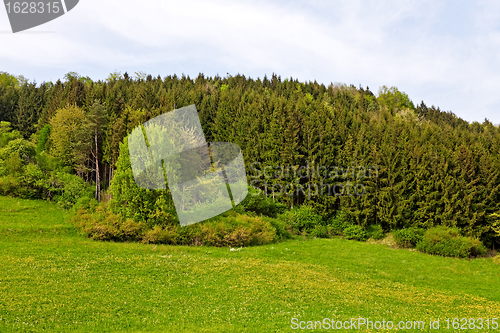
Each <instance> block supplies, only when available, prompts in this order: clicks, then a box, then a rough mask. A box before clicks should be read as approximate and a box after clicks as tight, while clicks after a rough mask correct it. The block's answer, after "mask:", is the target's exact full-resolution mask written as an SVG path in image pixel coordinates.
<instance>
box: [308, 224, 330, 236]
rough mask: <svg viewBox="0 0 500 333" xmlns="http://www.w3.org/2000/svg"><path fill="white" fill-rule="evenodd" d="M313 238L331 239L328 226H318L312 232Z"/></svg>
mask: <svg viewBox="0 0 500 333" xmlns="http://www.w3.org/2000/svg"><path fill="white" fill-rule="evenodd" d="M311 236H314V237H318V238H329V237H330V234H329V232H328V228H327V226H324V225H316V226H315V227H314V229H313V230H312V231H311Z"/></svg>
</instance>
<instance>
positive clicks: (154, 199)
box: [110, 139, 178, 228]
mask: <svg viewBox="0 0 500 333" xmlns="http://www.w3.org/2000/svg"><path fill="white" fill-rule="evenodd" d="M116 166H117V169H116V172H115V176H114V178H113V181H112V183H111V188H110V189H111V201H110V208H111V210H112V211H113V212H114V213H116V214H122V215H123V216H124V217H125V218H131V219H132V220H134V221H136V222H141V223H144V224H145V225H146V226H147V227H148V228H152V227H154V226H155V225H160V226H162V227H165V226H173V225H177V224H178V220H177V215H176V214H175V207H174V204H173V201H172V197H171V196H170V192H169V191H164V190H149V189H143V188H140V187H139V186H137V184H136V183H135V180H134V175H133V173H132V167H131V164H130V157H129V152H128V141H127V139H124V140H123V143H122V144H121V145H120V155H119V158H118V161H117V163H116Z"/></svg>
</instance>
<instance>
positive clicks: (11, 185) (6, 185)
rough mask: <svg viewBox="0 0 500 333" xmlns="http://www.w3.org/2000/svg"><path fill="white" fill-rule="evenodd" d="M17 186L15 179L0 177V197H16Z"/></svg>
mask: <svg viewBox="0 0 500 333" xmlns="http://www.w3.org/2000/svg"><path fill="white" fill-rule="evenodd" d="M18 186H19V181H18V180H17V178H16V177H13V176H5V177H0V195H11V196H15V195H17V188H18Z"/></svg>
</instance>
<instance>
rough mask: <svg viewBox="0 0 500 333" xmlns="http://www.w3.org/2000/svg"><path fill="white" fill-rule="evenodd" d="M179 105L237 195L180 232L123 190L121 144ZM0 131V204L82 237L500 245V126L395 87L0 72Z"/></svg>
mask: <svg viewBox="0 0 500 333" xmlns="http://www.w3.org/2000/svg"><path fill="white" fill-rule="evenodd" d="M191 104H194V105H195V106H196V109H197V110H198V113H199V117H200V120H201V124H202V127H203V130H204V133H205V135H206V140H207V142H218V141H224V142H233V143H236V144H238V145H239V146H240V148H241V150H242V153H243V157H244V160H245V164H246V171H247V178H248V184H249V186H250V194H249V196H248V197H247V199H246V200H245V202H244V203H243V204H242V205H241V207H239V208H238V209H235V212H230V213H227V214H225V215H224V216H222V217H220V218H218V220H217V221H215V222H214V221H209V222H207V223H205V222H203V223H199V224H198V225H194V226H190V227H186V228H180V227H179V226H178V225H177V224H178V223H177V222H176V216H175V209H174V208H173V204H172V201H171V198H169V195H168V191H167V192H160V191H154V190H145V189H140V188H138V187H137V186H136V185H135V184H134V183H133V177H132V173H131V170H130V161H129V159H128V149H127V140H126V137H127V135H128V134H129V133H130V132H131V131H132V130H133V129H134V128H135V127H137V126H138V125H140V124H142V123H144V122H146V121H147V120H149V119H151V118H154V117H156V116H158V115H160V114H163V113H165V112H168V111H171V110H174V109H176V108H177V109H178V108H181V107H184V106H188V105H191ZM0 121H1V125H0V194H1V195H8V196H16V197H24V198H39V199H47V200H53V201H56V202H59V203H60V204H61V205H62V206H63V207H65V208H68V209H73V211H74V212H75V213H74V215H75V217H74V221H75V224H76V225H77V226H79V227H80V229H81V230H82V231H83V232H84V233H86V234H87V235H89V236H90V237H93V238H95V239H101V240H109V239H116V240H139V241H143V242H160V243H161V242H163V243H172V244H175V243H177V244H195V245H196V244H210V245H225V244H226V245H227V244H236V245H238V244H243V245H247V244H261V243H265V242H267V241H272V240H276V239H279V238H280V237H287V235H288V236H289V235H291V234H303V235H313V236H317V237H327V236H331V235H340V234H344V236H346V235H348V234H353V235H354V236H353V237H352V238H356V233H357V232H360V233H363V232H370V230H374V229H377V228H379V229H380V230H381V231H382V232H389V231H397V230H429V229H431V228H435V227H438V228H439V227H442V228H445V227H446V228H449V230H455V231H456V232H457V233H458V234H460V235H461V236H463V237H467V238H468V239H471V240H475V241H477V240H480V241H481V242H482V243H484V245H485V246H487V247H488V248H495V246H498V243H499V242H500V175H499V170H500V159H499V157H500V156H499V152H500V128H499V126H496V125H493V124H492V123H491V122H489V121H488V120H485V121H484V122H483V123H478V122H474V123H469V122H467V121H464V120H462V119H460V118H458V117H456V116H455V115H454V114H453V113H451V112H443V111H441V110H440V109H439V108H437V107H434V106H428V105H426V104H425V102H424V101H422V102H420V103H419V104H416V103H414V102H412V100H411V96H408V95H406V94H405V93H404V92H402V91H400V90H398V89H397V88H395V87H391V88H387V87H385V86H384V87H382V88H380V89H378V90H377V91H376V92H372V91H371V90H370V88H369V87H361V86H360V87H355V86H353V85H342V84H331V85H329V86H325V85H323V84H318V83H317V82H300V81H298V80H296V79H293V78H282V77H280V76H278V75H272V77H264V78H261V79H252V78H248V77H245V76H244V75H237V76H229V75H228V76H227V77H219V76H215V77H205V76H204V75H203V74H200V75H199V76H198V77H196V78H194V79H193V78H190V77H186V76H181V77H178V76H176V75H174V76H166V77H163V78H162V77H160V76H158V77H152V76H151V75H145V74H143V73H136V75H134V76H133V77H131V76H129V75H128V74H127V73H125V74H123V75H121V74H120V73H113V74H111V75H110V76H109V77H108V78H107V79H106V80H104V81H93V80H92V79H91V78H89V77H81V76H80V75H78V74H77V73H68V74H67V75H66V76H65V78H64V79H63V80H62V81H61V80H58V81H57V82H55V83H52V82H48V83H46V82H44V83H41V84H38V83H35V82H27V81H26V80H25V79H23V78H22V77H16V76H13V75H10V74H8V73H1V74H0ZM230 220H231V221H233V222H229V221H230ZM99 221H101V222H99ZM103 221H104V222H103ZM234 221H236V222H234ZM99 223H100V224H99ZM176 223H177V224H176ZM210 223H212V224H210ZM231 223H233V224H231ZM244 226H246V227H244ZM375 226H376V228H375ZM346 227H347V229H348V230H347V231H346V229H345V228H346ZM338 230H340V231H338ZM443 230H444V229H443ZM416 233H417V234H418V232H416ZM138 235H140V237H139V236H138ZM193 235H195V236H193ZM196 235H198V236H199V237H198V236H196ZM200 235H201V236H200ZM197 237H198V238H197ZM358 238H363V237H358ZM231 242H233V243H231Z"/></svg>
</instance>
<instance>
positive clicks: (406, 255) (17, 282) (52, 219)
mask: <svg viewBox="0 0 500 333" xmlns="http://www.w3.org/2000/svg"><path fill="white" fill-rule="evenodd" d="M66 218H67V213H66V212H64V211H63V210H61V209H59V208H58V207H57V206H56V205H54V204H52V203H48V202H43V201H28V200H20V199H14V198H6V197H0V332H18V331H21V332H23V331H24V332H39V331H49V332H70V331H85V332H115V331H130V332H150V331H157V332H276V331H278V332H287V331H297V330H292V328H291V319H292V318H297V319H298V321H305V322H307V321H315V320H318V321H321V320H323V318H331V319H334V320H342V321H350V320H351V318H356V319H357V318H369V319H370V320H372V321H377V320H378V321H382V320H383V319H385V321H388V320H390V321H392V322H393V323H394V325H395V327H394V329H393V331H395V330H396V328H397V325H398V323H399V322H400V321H404V322H405V323H406V322H407V321H411V322H412V323H413V322H414V321H420V320H422V321H424V323H425V328H424V329H421V330H419V331H429V320H430V319H433V320H437V318H440V328H441V329H440V331H443V328H446V321H445V319H446V318H450V319H451V320H450V326H451V325H452V321H453V318H483V324H484V325H483V329H482V330H479V329H476V330H473V329H472V330H471V329H467V331H480V332H492V331H500V329H496V330H495V329H494V327H493V326H494V325H493V322H492V318H497V317H499V318H500V283H499V280H500V279H499V277H500V264H499V263H498V262H497V261H495V259H494V258H482V259H474V260H462V259H460V260H459V259H452V258H443V257H435V256H429V255H426V254H422V253H418V252H414V251H409V250H396V249H391V248H389V247H387V246H385V245H374V244H368V243H361V242H355V241H347V240H344V239H340V238H339V239H294V240H291V241H287V242H284V243H279V244H271V245H266V246H259V247H253V248H243V249H239V250H236V251H234V250H233V251H230V249H228V248H208V247H182V246H175V247H174V246H152V245H142V244H135V243H103V242H96V241H91V240H88V239H86V238H84V237H82V236H80V235H79V234H78V233H77V232H76V231H75V230H74V228H73V227H72V226H71V225H70V224H68V223H67V222H66ZM486 319H489V325H490V328H489V329H487V327H486ZM499 321H500V320H499ZM475 323H476V325H477V326H479V321H478V320H476V321H475ZM303 325H307V323H304V324H303ZM303 327H304V326H303ZM471 327H473V326H471ZM357 328H359V327H357ZM299 331H300V330H299ZM351 331H359V330H354V329H353V330H351ZM361 331H372V332H376V331H381V330H379V329H375V328H374V329H368V330H367V329H366V327H364V328H363V329H361ZM386 331H390V330H386ZM399 331H405V330H399ZM433 331H437V330H433ZM449 331H453V329H450V330H449ZM457 331H458V330H457Z"/></svg>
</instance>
